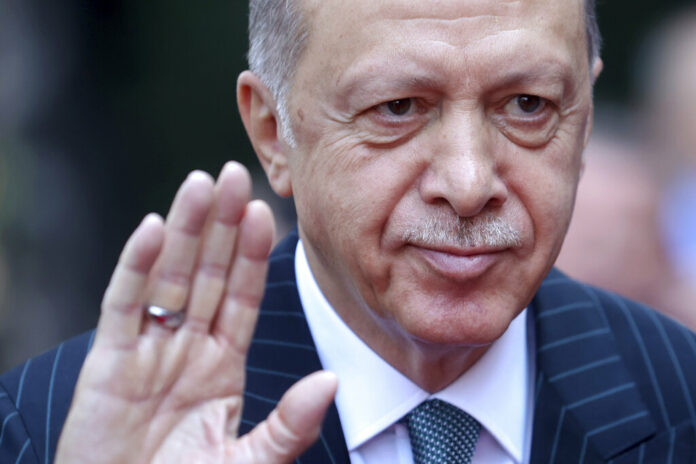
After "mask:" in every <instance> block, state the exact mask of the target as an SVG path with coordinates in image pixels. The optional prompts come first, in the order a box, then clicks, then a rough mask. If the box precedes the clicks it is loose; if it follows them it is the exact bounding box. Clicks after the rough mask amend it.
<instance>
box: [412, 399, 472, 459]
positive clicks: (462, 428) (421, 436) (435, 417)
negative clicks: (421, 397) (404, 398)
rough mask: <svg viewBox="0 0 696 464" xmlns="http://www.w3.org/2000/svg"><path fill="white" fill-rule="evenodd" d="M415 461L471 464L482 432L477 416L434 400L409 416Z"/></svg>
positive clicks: (423, 404)
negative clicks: (474, 416) (475, 417)
mask: <svg viewBox="0 0 696 464" xmlns="http://www.w3.org/2000/svg"><path fill="white" fill-rule="evenodd" d="M406 424H407V425H408V434H409V437H410V438H411V448H412V449H413V460H414V463H415V464H470V463H471V458H472V456H473V455H474V450H475V449H476V442H477V441H478V437H479V434H480V433H481V424H479V423H478V421H477V420H476V419H474V418H473V417H471V416H470V415H468V414H467V413H465V412H464V411H462V410H461V409H459V408H457V407H456V406H452V405H451V404H449V403H446V402H444V401H441V400H438V399H434V400H428V401H425V402H423V403H421V404H420V405H419V406H418V407H416V408H415V409H414V410H413V411H411V412H410V413H409V414H408V415H407V416H406Z"/></svg>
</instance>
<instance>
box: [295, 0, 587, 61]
mask: <svg viewBox="0 0 696 464" xmlns="http://www.w3.org/2000/svg"><path fill="white" fill-rule="evenodd" d="M301 2H302V10H303V12H304V14H305V20H306V21H307V25H308V30H309V40H308V45H309V47H310V48H314V49H315V50H321V51H323V52H327V54H329V55H333V56H335V57H339V56H340V57H345V56H346V54H348V55H349V54H350V52H351V50H356V49H363V48H362V47H356V45H366V44H368V43H374V44H377V43H379V42H380V41H382V42H383V41H385V40H393V41H402V42H404V41H405V42H408V41H409V39H410V38H413V37H416V33H417V36H418V38H419V39H422V38H423V37H425V36H427V37H428V38H429V40H433V41H438V40H441V41H443V43H447V44H449V45H452V46H461V47H466V46H467V45H469V44H475V43H476V42H477V41H480V40H483V39H487V38H488V39H490V38H491V37H495V36H496V35H500V34H505V35H507V36H509V37H510V38H511V39H513V40H514V37H515V33H516V32H517V31H523V30H524V31H527V32H533V31H538V32H539V33H540V34H542V33H543V34H544V35H545V36H546V37H547V38H552V39H553V40H555V41H556V46H557V47H562V46H565V47H567V48H571V49H577V50H580V51H582V52H583V53H585V50H586V44H587V41H586V40H587V39H586V32H585V10H584V2H583V0H428V1H423V0H351V1H344V0H301ZM363 50H364V49H363Z"/></svg>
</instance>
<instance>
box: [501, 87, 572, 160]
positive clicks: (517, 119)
mask: <svg viewBox="0 0 696 464" xmlns="http://www.w3.org/2000/svg"><path fill="white" fill-rule="evenodd" d="M518 97H519V95H516V96H515V97H513V98H511V99H509V100H508V101H507V103H505V104H504V105H503V106H502V108H499V109H498V110H496V111H494V112H493V116H492V118H493V121H494V123H495V125H496V126H498V128H499V130H500V131H501V132H502V133H503V135H505V136H506V137H507V138H508V139H509V140H510V141H512V142H513V143H515V144H517V145H520V146H523V147H526V148H539V147H542V146H544V145H546V144H547V143H548V142H549V141H550V140H551V139H552V138H553V137H554V135H555V133H556V131H557V130H558V127H559V125H560V121H561V115H560V114H559V109H558V108H557V106H556V105H555V104H554V103H553V102H551V101H550V100H548V99H545V98H543V97H540V98H542V101H543V103H542V105H541V107H540V108H539V109H537V110H535V111H534V112H532V113H526V112H524V111H523V110H522V109H521V108H520V109H519V111H508V110H509V108H511V107H514V105H517V104H518V102H517V98H518ZM511 113H514V114H511Z"/></svg>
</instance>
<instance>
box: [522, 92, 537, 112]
mask: <svg viewBox="0 0 696 464" xmlns="http://www.w3.org/2000/svg"><path fill="white" fill-rule="evenodd" d="M541 103H542V101H541V98H540V97H537V96H536V95H520V96H518V97H517V106H519V107H520V109H521V110H522V111H524V112H525V113H534V112H535V111H536V110H538V109H539V107H540V106H541Z"/></svg>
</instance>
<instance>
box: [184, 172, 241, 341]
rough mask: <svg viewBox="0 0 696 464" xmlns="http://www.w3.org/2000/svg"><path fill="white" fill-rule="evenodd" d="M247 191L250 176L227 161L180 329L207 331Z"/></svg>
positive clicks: (228, 261)
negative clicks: (184, 320)
mask: <svg viewBox="0 0 696 464" xmlns="http://www.w3.org/2000/svg"><path fill="white" fill-rule="evenodd" d="M250 192H251V178H250V176H249V173H248V172H247V170H246V169H245V168H244V167H243V166H242V165H240V164H239V163H235V162H230V163H227V164H226V165H225V166H224V167H223V169H222V172H221V173H220V176H219V178H218V182H217V185H216V186H215V199H214V205H213V208H212V211H211V212H210V215H209V218H208V223H207V224H206V228H205V233H204V239H203V243H202V245H201V251H200V253H199V258H198V267H197V271H196V274H195V278H194V283H193V289H192V292H191V298H190V300H189V304H188V312H187V315H186V323H185V326H184V328H187V329H189V330H193V331H197V332H205V333H207V332H208V329H209V326H210V321H211V320H212V318H213V316H214V315H215V311H216V309H217V307H218V305H219V303H220V300H221V297H222V294H223V291H224V288H225V283H226V281H227V273H228V270H229V266H230V261H231V260H232V256H233V253H234V247H235V241H236V238H237V229H238V226H239V223H240V222H241V220H242V217H243V215H244V211H245V208H246V205H247V203H248V202H249V196H250Z"/></svg>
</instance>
